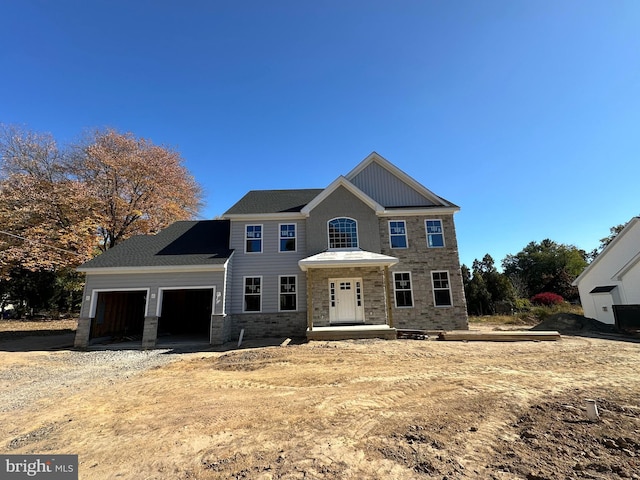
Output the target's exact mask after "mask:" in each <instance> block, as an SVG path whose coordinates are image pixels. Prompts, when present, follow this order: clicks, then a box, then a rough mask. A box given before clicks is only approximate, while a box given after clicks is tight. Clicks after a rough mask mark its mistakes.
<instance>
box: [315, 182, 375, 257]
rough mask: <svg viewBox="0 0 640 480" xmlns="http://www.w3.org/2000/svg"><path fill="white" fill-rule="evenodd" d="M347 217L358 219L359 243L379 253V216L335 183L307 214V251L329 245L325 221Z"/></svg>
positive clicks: (364, 248) (369, 250)
mask: <svg viewBox="0 0 640 480" xmlns="http://www.w3.org/2000/svg"><path fill="white" fill-rule="evenodd" d="M338 217H347V218H352V219H354V220H355V221H356V222H357V228H358V247H359V248H361V249H362V250H366V251H368V252H374V253H380V234H379V232H378V217H377V216H376V213H375V211H374V210H372V208H371V207H370V206H369V205H367V204H366V203H364V202H363V201H362V200H361V199H359V198H358V197H357V196H356V195H354V194H353V193H352V192H350V191H349V190H347V189H346V188H345V187H343V186H339V187H337V188H336V189H335V190H334V191H333V192H331V193H330V194H329V195H328V196H327V197H326V198H325V199H324V200H322V202H321V203H319V204H318V205H316V206H315V207H314V208H313V209H312V210H311V211H310V212H309V217H308V218H307V232H308V236H307V251H308V252H309V255H315V254H316V253H319V252H323V251H325V250H327V249H328V248H329V233H328V223H327V222H328V221H329V220H331V219H333V218H338Z"/></svg>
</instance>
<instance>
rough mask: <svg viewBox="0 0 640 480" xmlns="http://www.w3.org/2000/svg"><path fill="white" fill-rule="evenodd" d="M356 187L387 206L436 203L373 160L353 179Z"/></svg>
mask: <svg viewBox="0 0 640 480" xmlns="http://www.w3.org/2000/svg"><path fill="white" fill-rule="evenodd" d="M351 183H353V184H354V185H355V186H356V187H358V188H359V189H360V190H362V191H363V192H364V193H366V194H367V195H369V196H370V197H371V198H373V199H374V200H375V201H377V202H378V203H379V204H380V205H383V206H385V207H411V206H414V207H418V206H429V205H434V203H433V202H432V201H431V200H429V199H428V198H426V197H424V196H423V195H421V194H420V193H418V192H417V191H416V190H414V189H413V188H411V187H410V186H409V185H407V184H406V183H404V182H403V181H402V180H400V179H399V178H398V177H396V176H395V175H393V174H392V173H391V172H389V171H388V170H386V169H385V168H382V167H381V166H380V165H378V164H377V163H375V162H373V163H371V164H370V165H369V166H367V167H366V168H365V169H364V170H362V171H361V172H360V173H358V175H356V176H355V177H354V178H353V179H351Z"/></svg>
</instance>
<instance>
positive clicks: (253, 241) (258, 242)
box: [245, 225, 262, 253]
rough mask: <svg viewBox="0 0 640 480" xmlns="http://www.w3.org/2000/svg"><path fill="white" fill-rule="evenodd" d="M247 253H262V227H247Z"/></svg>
mask: <svg viewBox="0 0 640 480" xmlns="http://www.w3.org/2000/svg"><path fill="white" fill-rule="evenodd" d="M245 239H246V242H245V253H261V252H262V225H247V227H246V234H245Z"/></svg>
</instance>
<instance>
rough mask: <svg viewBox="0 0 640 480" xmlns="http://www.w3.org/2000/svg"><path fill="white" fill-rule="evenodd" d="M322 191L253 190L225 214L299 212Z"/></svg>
mask: <svg viewBox="0 0 640 480" xmlns="http://www.w3.org/2000/svg"><path fill="white" fill-rule="evenodd" d="M322 191H323V189H322V188H307V189H302V190H251V191H250V192H249V193H247V194H246V195H245V196H244V197H242V198H241V199H240V200H239V201H238V202H237V203H236V204H235V205H234V206H232V207H231V208H230V209H229V210H227V211H226V212H225V213H224V214H225V215H238V214H253V213H283V212H299V211H300V210H302V209H303V208H304V206H305V205H306V204H307V203H309V202H310V201H311V200H313V199H314V198H315V197H317V196H318V195H319V194H320V193H322Z"/></svg>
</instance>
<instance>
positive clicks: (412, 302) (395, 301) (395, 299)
mask: <svg viewBox="0 0 640 480" xmlns="http://www.w3.org/2000/svg"><path fill="white" fill-rule="evenodd" d="M391 273H392V274H393V303H394V305H395V307H396V308H413V307H414V306H415V304H416V301H415V298H414V295H413V276H412V275H411V272H391ZM401 273H408V274H409V285H410V286H411V288H409V289H406V288H405V289H402V290H400V291H401V292H406V291H407V290H409V291H410V292H411V305H410V306H406V305H404V306H401V307H400V306H398V298H397V297H396V292H397V291H398V290H397V289H396V274H401Z"/></svg>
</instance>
